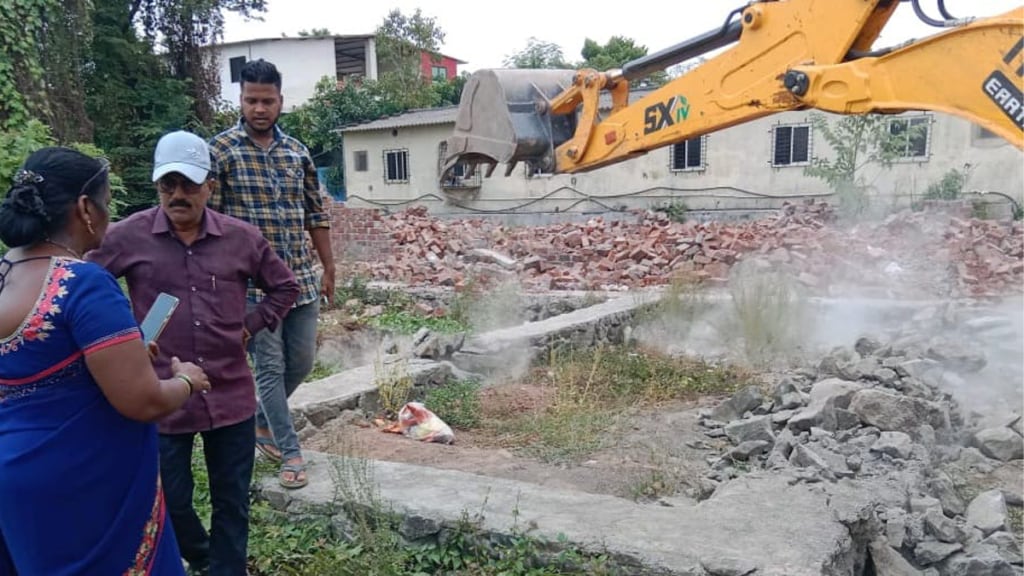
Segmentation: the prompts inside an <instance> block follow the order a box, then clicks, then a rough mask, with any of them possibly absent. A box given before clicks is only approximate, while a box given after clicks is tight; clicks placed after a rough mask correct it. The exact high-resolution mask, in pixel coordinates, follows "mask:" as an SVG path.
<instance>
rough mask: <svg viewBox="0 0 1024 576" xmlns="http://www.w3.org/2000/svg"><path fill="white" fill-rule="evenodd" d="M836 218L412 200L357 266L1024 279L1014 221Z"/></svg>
mask: <svg viewBox="0 0 1024 576" xmlns="http://www.w3.org/2000/svg"><path fill="white" fill-rule="evenodd" d="M834 220H835V218H834V215H833V214H832V211H831V208H830V207H829V205H828V204H826V203H824V202H821V201H817V202H816V201H807V202H805V203H802V204H786V205H784V206H783V207H782V208H781V209H780V210H779V212H778V213H777V214H776V215H775V216H774V217H771V218H766V219H762V220H757V221H746V222H730V223H725V222H690V221H688V222H685V223H680V222H675V221H673V220H671V219H670V218H669V216H668V215H667V214H664V213H661V212H654V211H646V212H637V213H636V219H635V220H605V219H604V218H602V217H595V218H592V219H590V220H588V221H586V222H583V223H579V222H572V223H563V224H554V225H547V226H533V227H508V226H503V225H500V224H497V223H494V222H491V221H485V220H479V219H469V220H449V221H443V220H440V219H437V218H434V217H431V216H429V215H428V213H427V210H426V208H423V207H419V208H410V209H408V210H406V211H403V212H399V213H395V214H390V215H385V216H384V217H383V226H384V227H385V228H386V229H387V230H388V233H389V235H390V238H391V241H392V243H391V246H390V250H388V251H387V254H386V256H384V257H382V258H376V259H374V260H372V261H364V262H361V263H358V264H357V265H356V268H357V271H358V273H360V274H363V275H367V276H369V277H371V278H373V279H375V280H383V281H393V282H403V283H407V284H410V285H414V286H415V285H441V286H454V287H461V286H463V285H464V284H465V283H467V282H468V281H470V280H471V279H473V280H478V281H481V282H484V283H490V282H492V281H500V280H511V279H515V280H518V281H519V282H520V283H521V284H522V285H523V286H524V287H525V288H527V289H531V290H567V289H600V290H615V289H629V288H637V287H644V286H651V285H661V284H666V283H668V282H670V281H671V280H672V279H673V278H675V277H679V276H692V277H693V278H696V279H700V280H703V281H707V282H711V283H719V284H721V283H724V282H726V281H727V279H728V276H729V272H730V269H731V268H732V266H733V265H734V264H735V263H736V262H737V261H739V260H741V259H745V258H755V257H756V258H760V259H763V260H766V261H767V262H769V263H772V264H774V265H776V266H778V267H779V268H782V269H785V270H788V271H790V272H792V274H793V275H794V276H795V277H797V278H799V280H800V282H801V283H802V284H803V285H805V286H806V287H807V288H808V289H809V290H810V291H811V292H812V293H817V294H831V293H838V292H841V291H842V289H843V287H846V286H856V287H858V288H859V289H860V290H861V291H864V290H869V289H871V288H872V287H878V288H879V289H883V290H891V288H892V286H894V285H899V286H902V287H903V288H904V289H905V290H904V291H905V292H910V293H915V292H916V294H915V295H918V296H956V295H972V296H982V295H994V294H1001V293H1005V292H1006V291H1007V290H1014V289H1019V286H1020V285H1021V283H1022V279H1024V228H1022V227H1021V224H1020V223H1013V224H1007V223H1004V222H994V221H983V220H975V219H960V218H955V217H950V216H948V215H947V216H944V217H943V216H938V217H937V216H936V215H935V214H934V213H915V212H904V213H899V214H896V215H893V216H891V217H889V218H888V219H886V220H885V221H884V222H881V223H875V224H871V225H862V226H857V227H854V228H851V229H840V228H839V227H837V226H836V225H835V224H834ZM907 280H909V281H907Z"/></svg>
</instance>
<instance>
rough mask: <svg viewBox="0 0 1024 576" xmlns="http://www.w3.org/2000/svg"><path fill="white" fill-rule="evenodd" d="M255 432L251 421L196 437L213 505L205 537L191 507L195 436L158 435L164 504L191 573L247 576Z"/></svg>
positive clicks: (217, 575)
mask: <svg viewBox="0 0 1024 576" xmlns="http://www.w3.org/2000/svg"><path fill="white" fill-rule="evenodd" d="M255 433H256V428H255V427H254V425H253V418H249V419H247V420H245V421H243V422H239V423H238V424H232V425H230V426H225V427H223V428H216V429H214V430H209V431H206V432H201V433H200V434H202V436H203V455H204V456H205V458H206V471H207V475H208V477H209V481H210V503H211V504H212V505H213V515H212V518H211V521H210V533H209V534H207V532H206V529H205V528H203V524H202V522H201V521H200V519H199V516H198V515H197V514H196V511H195V508H194V507H193V506H192V492H193V490H194V489H195V484H194V482H193V479H192V446H193V443H194V441H195V434H194V433H189V434H161V435H160V479H161V481H162V482H163V487H164V499H165V500H166V502H167V511H168V513H169V515H170V517H171V523H172V524H173V526H174V533H175V535H176V536H177V538H178V547H179V548H180V549H181V556H182V557H183V558H184V559H185V560H187V561H188V564H189V568H190V569H191V570H192V573H193V574H208V575H209V576H245V575H246V563H247V560H248V558H247V555H248V543H249V487H250V485H251V484H252V468H253V463H254V460H255V454H254V452H255V449H256V436H255Z"/></svg>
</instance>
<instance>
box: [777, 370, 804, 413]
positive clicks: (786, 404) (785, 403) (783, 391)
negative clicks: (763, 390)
mask: <svg viewBox="0 0 1024 576" xmlns="http://www.w3.org/2000/svg"><path fill="white" fill-rule="evenodd" d="M772 401H774V402H775V409H776V410H788V409H790V408H796V407H798V406H801V405H802V404H803V400H802V399H801V397H800V388H799V387H798V386H797V385H796V382H794V381H793V379H792V378H789V377H786V378H782V379H781V380H779V382H778V384H776V385H775V388H774V389H773V390H772Z"/></svg>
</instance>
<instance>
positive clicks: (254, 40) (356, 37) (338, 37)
mask: <svg viewBox="0 0 1024 576" xmlns="http://www.w3.org/2000/svg"><path fill="white" fill-rule="evenodd" d="M375 37H376V36H375V35H374V34H330V35H328V36H271V37H268V38H250V39H248V40H234V41H232V42H221V43H220V44H214V45H213V46H212V48H222V47H225V46H239V45H242V44H258V43H260V42H294V41H299V42H307V41H311V40H325V39H331V40H366V39H369V38H375Z"/></svg>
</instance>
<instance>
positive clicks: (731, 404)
mask: <svg viewBox="0 0 1024 576" xmlns="http://www.w3.org/2000/svg"><path fill="white" fill-rule="evenodd" d="M762 402H764V395H762V394H761V389H760V388H758V387H757V386H747V387H745V388H743V389H741V390H740V391H739V392H736V393H735V394H733V395H732V397H730V398H729V399H728V400H726V401H724V402H722V403H721V404H719V405H718V406H715V408H714V409H713V410H712V412H711V417H712V418H713V419H715V420H718V421H721V422H729V421H731V420H737V419H739V418H741V417H742V416H743V415H744V414H746V413H747V412H749V411H750V410H753V409H754V408H757V407H758V406H760V405H761V403H762Z"/></svg>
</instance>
